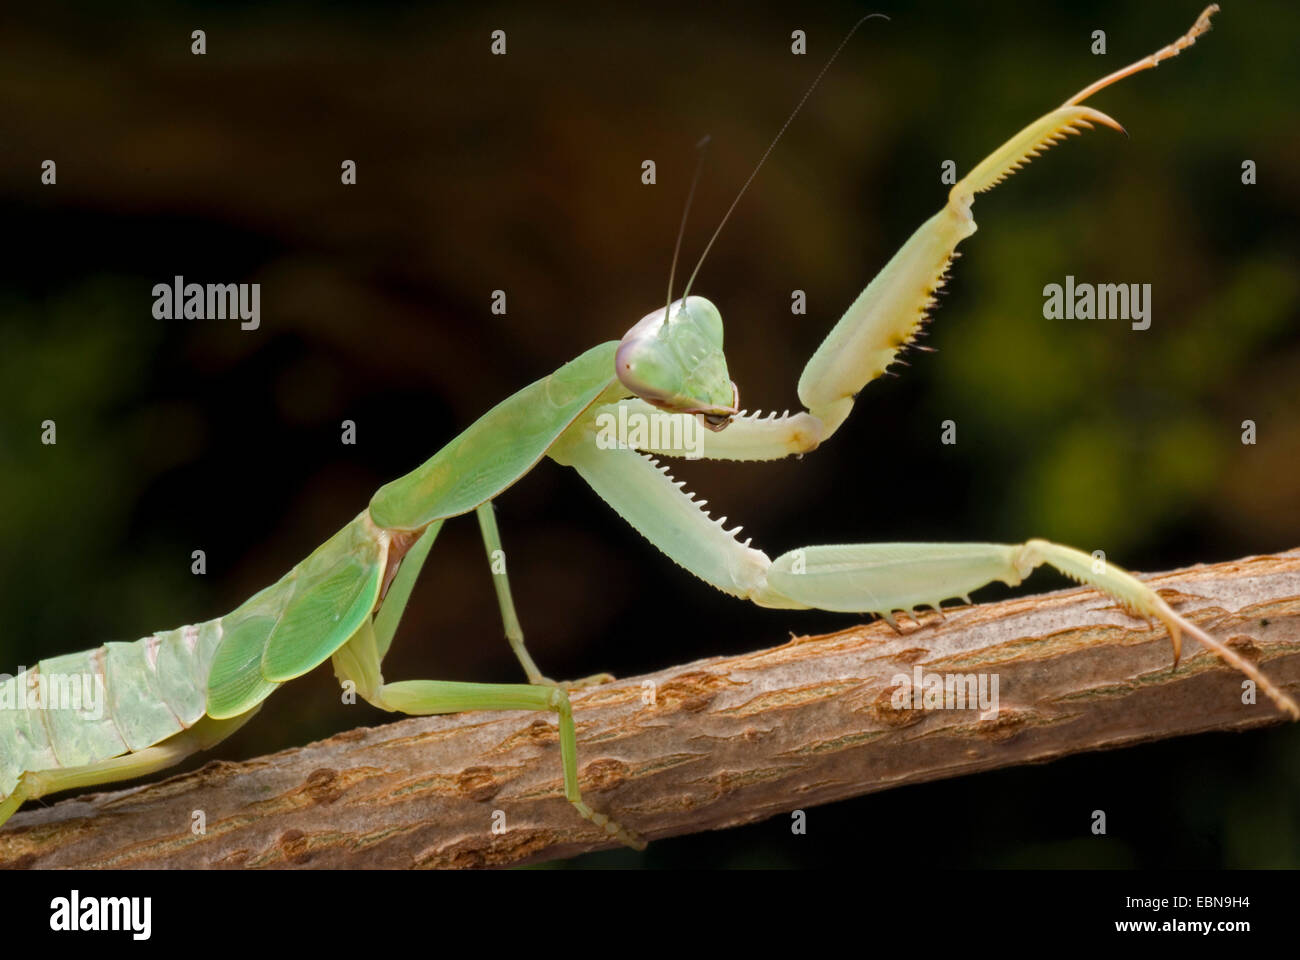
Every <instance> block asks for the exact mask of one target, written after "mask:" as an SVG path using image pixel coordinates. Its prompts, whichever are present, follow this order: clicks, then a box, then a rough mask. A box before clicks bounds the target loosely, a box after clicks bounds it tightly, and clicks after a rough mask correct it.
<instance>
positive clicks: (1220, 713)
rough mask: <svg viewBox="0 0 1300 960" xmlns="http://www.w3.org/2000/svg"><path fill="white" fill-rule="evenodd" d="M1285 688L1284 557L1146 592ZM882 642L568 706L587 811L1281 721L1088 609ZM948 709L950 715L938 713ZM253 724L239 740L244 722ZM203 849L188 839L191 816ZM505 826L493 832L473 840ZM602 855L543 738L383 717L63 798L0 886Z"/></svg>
mask: <svg viewBox="0 0 1300 960" xmlns="http://www.w3.org/2000/svg"><path fill="white" fill-rule="evenodd" d="M1150 580H1151V582H1152V583H1153V585H1154V586H1156V587H1157V589H1159V591H1160V592H1161V594H1162V595H1163V596H1164V597H1165V599H1166V601H1167V602H1169V604H1170V605H1171V606H1173V607H1174V609H1176V610H1178V611H1179V612H1180V613H1182V614H1183V615H1184V616H1186V617H1187V618H1188V619H1190V620H1192V621H1194V622H1195V623H1197V624H1199V625H1200V626H1201V627H1202V628H1203V629H1206V630H1207V631H1209V632H1211V633H1212V634H1214V635H1215V636H1217V637H1218V638H1219V639H1220V640H1223V641H1226V642H1228V643H1229V645H1230V646H1232V647H1233V648H1234V649H1236V650H1237V651H1238V652H1239V653H1241V654H1242V655H1243V656H1245V657H1246V658H1248V659H1250V660H1253V661H1255V662H1256V663H1258V664H1260V665H1261V667H1262V668H1263V669H1264V671H1265V672H1266V673H1267V674H1268V675H1269V676H1270V677H1271V678H1272V679H1273V681H1274V682H1275V683H1277V684H1278V685H1279V686H1281V687H1282V688H1283V689H1285V690H1288V692H1290V693H1292V694H1294V693H1295V692H1296V690H1297V688H1298V687H1300V551H1293V552H1291V553H1288V554H1284V555H1281V556H1267V557H1250V558H1246V559H1242V560H1236V561H1230V562H1227V563H1219V564H1215V565H1212V566H1197V567H1193V568H1189V569H1186V570H1181V571H1175V572H1171V573H1166V574H1160V575H1157V576H1154V577H1152V578H1150ZM946 613H947V616H946V619H943V618H940V616H939V615H938V614H935V613H933V612H931V613H927V614H924V615H922V616H921V619H920V623H919V626H917V625H913V624H911V623H910V622H907V623H906V624H904V628H903V633H902V634H901V635H899V634H896V633H895V632H894V631H893V630H891V629H890V627H889V626H888V625H886V624H884V623H883V622H874V623H870V624H867V625H864V626H858V627H854V628H852V629H849V630H844V631H841V632H840V633H835V634H829V635H826V636H819V637H799V638H796V639H793V640H791V641H790V642H789V643H787V644H784V645H783V646H780V647H776V648H773V649H769V650H760V651H758V652H756V653H751V654H747V655H745V656H738V657H717V658H713V659H709V660H699V661H696V662H695V663H689V664H685V665H683V666H678V667H673V668H671V669H668V670H663V671H660V672H659V673H654V674H650V675H647V676H643V677H632V678H627V679H622V680H618V681H615V682H612V683H608V684H605V685H603V686H599V687H595V688H592V689H589V690H583V691H577V692H575V693H574V694H573V704H574V717H575V720H576V722H577V726H578V740H579V743H578V763H579V771H580V777H581V783H582V788H583V792H584V796H585V799H586V800H587V802H588V803H589V804H590V805H591V806H592V807H593V808H594V809H596V810H600V811H605V812H608V813H610V814H611V815H613V816H614V817H616V818H618V819H620V820H621V821H622V822H623V823H624V824H625V825H627V826H628V827H630V828H632V829H634V830H636V831H637V832H639V833H641V834H642V835H643V836H645V837H646V838H648V839H650V840H654V839H655V838H658V837H669V836H673V835H676V834H683V833H694V832H698V831H703V830H713V829H719V828H723V827H730V826H735V825H738V824H743V823H750V822H753V821H756V820H762V819H764V818H767V817H771V816H773V815H775V814H779V813H783V812H786V811H790V810H793V809H796V808H806V807H810V806H814V805H816V804H821V803H829V802H831V801H834V800H840V799H844V798H846V797H854V796H860V795H862V794H867V793H871V792H874V791H877V790H885V789H888V788H891V787H898V786H902V785H904V784H909V783H919V782H922V781H926V780H936V779H939V778H942V777H952V776H960V775H962V774H967V773H974V772H976V771H980V770H989V769H993V768H996V767H1005V766H1010V765H1013V764H1025V763H1041V762H1043V761H1046V760H1051V759H1054V758H1056V757H1060V756H1065V755H1067V754H1071V753H1078V752H1080V751H1084V750H1098V749H1106V748H1112V747H1122V746H1129V745H1131V744H1136V743H1142V742H1145V741H1150V740H1158V739H1162V738H1165V737H1173V736H1179V735H1182V734H1190V733H1200V732H1202V731H1208V730H1246V729H1249V728H1254V727H1259V726H1264V725H1267V724H1273V723H1278V722H1280V720H1281V719H1282V714H1281V713H1280V712H1279V710H1278V709H1277V708H1276V707H1275V706H1274V705H1273V704H1272V702H1271V701H1269V700H1268V699H1267V698H1266V697H1264V696H1263V695H1262V694H1260V695H1259V696H1258V702H1257V703H1250V702H1243V700H1247V701H1249V699H1250V698H1249V696H1247V695H1246V693H1248V691H1247V692H1244V691H1243V680H1244V678H1243V677H1242V675H1241V674H1240V673H1238V672H1236V671H1235V670H1232V669H1231V668H1229V667H1227V666H1225V665H1224V664H1223V663H1222V662H1221V661H1220V660H1218V658H1217V657H1215V656H1214V655H1213V654H1212V653H1210V652H1209V651H1207V650H1205V649H1204V648H1203V647H1202V646H1201V645H1200V644H1198V643H1197V642H1196V641H1194V640H1188V641H1185V644H1184V649H1183V658H1182V661H1181V663H1179V664H1178V666H1177V667H1176V668H1175V667H1174V666H1173V663H1172V653H1171V647H1170V643H1169V637H1168V634H1166V633H1165V631H1164V630H1163V629H1147V628H1146V626H1145V624H1143V623H1142V622H1140V621H1135V620H1133V619H1132V618H1131V617H1129V616H1127V615H1126V614H1124V613H1123V612H1122V611H1121V610H1119V609H1118V608H1117V607H1115V606H1114V605H1113V604H1112V603H1111V602H1110V601H1109V600H1108V599H1107V598H1105V597H1103V596H1102V595H1100V594H1098V593H1097V592H1096V591H1094V590H1092V589H1076V590H1069V591H1062V592H1058V593H1051V594H1045V595H1037V596H1029V597H1023V598H1018V599H1013V600H1007V601H1004V602H1000V603H992V604H981V605H978V606H973V607H959V608H955V609H953V610H951V611H946ZM915 670H920V671H922V672H923V674H925V675H931V674H941V675H968V674H975V675H977V677H978V675H983V676H985V677H986V678H987V680H988V683H989V684H990V686H987V687H986V688H985V689H986V691H987V692H989V693H991V692H992V688H991V683H992V681H993V679H994V678H996V682H997V694H998V700H997V703H996V706H994V705H992V704H990V705H988V707H987V708H983V709H982V708H980V707H979V706H976V707H975V708H973V709H972V708H969V707H967V708H966V709H961V708H956V709H915V708H914V706H913V705H912V703H911V695H908V696H907V697H906V699H907V701H908V702H907V703H906V704H903V703H901V702H899V701H900V698H901V695H900V694H899V691H900V690H903V689H906V688H905V687H903V686H902V684H901V682H900V681H899V679H898V675H900V674H901V675H906V676H908V677H912V676H914V671H915ZM950 706H951V704H950ZM254 722H256V721H254ZM196 811H202V813H203V817H204V819H205V821H206V823H205V827H206V830H205V832H203V833H195V832H194V830H193V829H192V825H193V823H194V821H195V812H196ZM502 824H503V825H504V830H503V831H502V830H495V831H494V825H495V826H497V827H498V828H500V827H501V826H502ZM611 845H612V844H611V843H610V842H609V841H608V840H606V839H605V838H603V837H602V835H601V834H600V833H599V832H598V831H597V830H596V828H594V827H593V826H592V825H591V824H589V823H587V822H586V821H584V820H582V819H580V818H579V817H578V815H577V814H576V813H575V811H574V810H573V809H572V807H571V806H570V805H569V804H568V803H567V802H566V801H565V800H564V796H563V784H562V778H561V771H560V755H559V746H558V740H557V735H556V725H555V719H554V717H553V716H551V715H549V714H537V713H526V712H509V713H470V714H460V715H456V716H450V717H426V718H418V719H408V720H403V721H400V722H398V723H392V724H388V725H386V726H381V727H372V728H362V729H357V730H352V731H349V732H347V733H341V734H339V735H337V736H335V737H331V738H330V739H328V740H324V741H321V742H319V743H313V744H310V745H308V746H305V747H301V748H297V749H293V750H286V751H284V752H282V753H277V754H274V755H271V756H266V757H261V758H258V759H255V760H250V761H247V762H245V763H224V762H216V763H210V764H208V765H207V766H205V767H203V768H202V769H199V770H196V771H194V772H192V773H188V774H184V775H182V776H178V777H173V778H171V779H168V780H164V781H162V782H158V783H152V784H147V785H145V786H140V787H134V788H131V789H127V790H121V791H116V792H113V793H100V794H93V795H87V796H82V797H77V798H76V799H72V800H65V801H63V802H61V803H56V804H53V805H52V806H49V807H45V808H34V809H30V810H29V811H27V812H22V813H19V814H18V815H16V816H15V817H14V818H13V819H12V820H10V822H9V823H8V824H7V825H6V826H5V827H4V828H2V829H0V866H6V867H150V868H158V867H173V868H195V867H317V868H324V867H351V868H356V867H402V868H405V867H477V866H504V865H510V864H520V863H527V862H535V861H541V860H549V859H554V858H558V857H568V856H572V855H574V854H577V853H581V852H584V851H589V850H597V849H602V848H605V847H609V846H611Z"/></svg>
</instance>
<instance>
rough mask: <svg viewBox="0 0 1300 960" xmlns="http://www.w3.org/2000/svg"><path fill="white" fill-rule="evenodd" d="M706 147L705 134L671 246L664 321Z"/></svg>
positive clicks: (671, 299)
mask: <svg viewBox="0 0 1300 960" xmlns="http://www.w3.org/2000/svg"><path fill="white" fill-rule="evenodd" d="M708 145H709V135H708V134H707V133H706V134H705V135H704V136H703V137H702V138H701V139H700V142H699V143H697V144H696V145H695V149H696V150H698V151H699V152H700V156H699V159H698V160H696V161H695V175H694V176H692V177H691V189H690V190H689V191H687V193H686V206H684V207H683V208H682V222H681V226H679V227H678V228H677V243H676V245H674V246H673V265H672V266H671V267H669V268H668V299H667V300H665V301H664V319H665V320H667V319H668V310H669V308H671V307H672V305H673V277H675V276H676V275H677V255H678V254H679V253H681V252H682V237H683V235H685V233H686V215H687V214H688V213H690V212H691V201H692V200H694V199H695V185H696V184H697V183H699V182H700V170H701V169H702V168H703V167H704V148H705V147H707V146H708Z"/></svg>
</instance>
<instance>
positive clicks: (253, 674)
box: [208, 513, 388, 719]
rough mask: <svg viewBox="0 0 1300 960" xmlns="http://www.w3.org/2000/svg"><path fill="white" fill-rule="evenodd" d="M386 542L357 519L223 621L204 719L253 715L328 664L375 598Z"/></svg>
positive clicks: (372, 528) (369, 609)
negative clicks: (281, 690) (288, 684)
mask: <svg viewBox="0 0 1300 960" xmlns="http://www.w3.org/2000/svg"><path fill="white" fill-rule="evenodd" d="M387 556H388V539H387V537H385V536H383V535H382V534H381V533H380V532H379V531H377V530H376V529H375V528H374V526H373V525H372V524H371V523H370V522H369V520H368V518H367V517H366V514H365V513H362V514H361V515H360V516H358V517H357V518H356V519H355V520H353V521H352V522H351V523H350V524H348V525H347V526H346V527H344V528H343V529H342V530H340V531H339V532H338V533H336V534H335V535H334V536H332V537H330V539H329V540H327V541H325V543H324V544H322V545H321V546H320V547H318V548H317V549H316V550H315V551H314V552H313V553H312V555H311V556H309V557H308V558H307V559H306V560H304V561H303V562H302V563H300V564H298V565H297V566H296V567H294V568H293V569H292V570H291V571H289V573H288V574H286V575H285V576H284V577H283V578H282V579H281V580H280V581H279V582H277V583H276V584H274V585H273V586H270V587H268V588H267V589H266V590H263V591H262V592H261V593H259V594H257V595H256V596H254V597H253V598H252V599H251V600H249V601H248V602H247V603H245V604H244V605H243V606H242V607H240V608H239V609H238V610H236V611H235V612H234V613H232V614H230V615H229V616H228V617H226V618H224V621H223V626H224V633H223V636H222V639H221V645H220V647H218V648H217V653H216V656H215V657H214V658H213V661H212V671H211V673H210V674H209V677H208V716H210V717H213V718H214V719H225V718H228V717H234V716H238V715H239V714H241V713H245V712H247V711H248V710H251V709H252V708H253V707H254V706H256V705H257V704H258V703H260V702H261V701H262V700H264V699H265V698H266V696H267V695H268V694H270V692H271V691H272V690H274V689H275V687H276V686H277V685H278V684H280V683H282V682H284V681H285V680H292V679H293V678H294V677H298V676H301V675H302V674H304V673H306V672H307V671H309V670H312V669H314V668H315V667H317V666H319V665H320V664H321V663H323V662H324V661H325V660H327V659H328V658H329V657H330V656H331V655H332V654H333V653H334V651H336V650H337V649H338V648H339V647H341V646H343V644H345V643H347V641H348V639H349V638H350V637H351V636H352V634H353V633H355V632H356V630H357V628H358V627H360V626H361V623H362V621H364V620H365V618H366V617H368V616H369V615H370V612H371V611H372V610H373V609H374V606H375V601H376V600H378V599H379V587H380V580H381V578H382V575H383V571H384V565H385V563H386V561H387Z"/></svg>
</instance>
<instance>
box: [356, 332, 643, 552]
mask: <svg viewBox="0 0 1300 960" xmlns="http://www.w3.org/2000/svg"><path fill="white" fill-rule="evenodd" d="M617 350H618V341H617V340H611V341H610V342H608V343H602V344H600V345H599V346H597V347H592V348H591V349H590V350H588V351H587V352H586V353H584V354H582V355H581V356H579V357H576V358H575V359H573V360H570V361H569V362H568V363H566V364H565V365H564V366H562V367H560V369H558V370H556V371H555V372H554V373H552V374H551V375H550V376H548V377H545V378H543V379H541V380H538V381H537V382H536V383H532V384H529V385H528V386H526V387H524V388H523V389H522V390H520V391H519V392H518V393H515V394H513V395H511V396H509V397H507V398H506V399H505V400H502V401H501V402H500V403H498V404H497V405H496V406H495V407H493V408H492V409H491V410H489V411H488V412H487V413H486V414H484V415H483V416H482V417H481V418H480V419H479V420H477V421H475V422H474V423H473V424H472V425H470V426H469V427H468V428H467V429H466V430H465V431H464V432H463V433H462V434H460V435H459V436H458V437H456V439H454V440H452V441H451V442H450V443H449V444H447V445H446V446H445V447H443V448H442V449H441V450H439V451H438V452H437V453H436V454H434V455H433V456H432V457H431V458H430V459H429V460H427V461H425V463H424V464H423V465H422V466H420V467H418V468H417V469H415V470H412V471H411V472H410V473H408V474H407V475H406V476H404V477H400V478H398V479H397V480H394V481H393V482H392V483H388V484H385V485H384V486H382V487H380V488H379V491H378V492H377V493H376V494H375V496H374V498H373V499H372V500H371V501H370V516H371V517H372V518H373V519H374V521H375V523H377V524H379V525H380V526H381V527H387V528H388V529H389V530H420V529H423V528H424V527H426V526H427V525H428V524H430V523H432V522H433V521H434V520H440V519H443V518H445V517H455V516H459V515H460V514H462V513H468V512H469V511H470V510H473V509H474V508H475V507H477V506H479V504H482V503H485V502H486V501H488V500H491V499H492V498H493V497H495V496H496V495H497V494H499V493H500V492H501V491H502V490H504V489H505V488H506V487H508V486H510V485H511V484H512V483H514V482H515V481H516V480H518V479H519V478H520V477H522V476H523V475H524V474H525V473H527V472H528V471H529V470H530V469H532V467H533V465H534V464H535V463H537V461H538V460H540V459H541V458H542V457H543V456H544V455H545V453H546V451H547V450H548V449H549V448H550V446H551V444H553V443H555V441H556V439H558V438H559V436H560V434H561V433H563V432H564V430H565V428H566V427H568V426H569V424H571V423H573V421H574V420H576V419H577V418H578V417H580V416H581V415H582V412H583V411H584V410H586V409H587V408H588V407H590V406H591V405H592V404H593V403H594V402H595V401H596V398H597V397H599V396H600V394H601V393H602V392H603V391H604V390H605V388H606V387H608V386H609V385H610V384H611V383H612V382H613V380H614V354H615V352H616V351H617Z"/></svg>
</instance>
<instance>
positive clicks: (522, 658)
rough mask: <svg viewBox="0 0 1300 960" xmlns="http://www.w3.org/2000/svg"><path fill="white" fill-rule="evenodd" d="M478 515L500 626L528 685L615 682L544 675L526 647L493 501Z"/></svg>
mask: <svg viewBox="0 0 1300 960" xmlns="http://www.w3.org/2000/svg"><path fill="white" fill-rule="evenodd" d="M475 513H476V514H477V515H478V525H479V529H480V530H481V531H482V533H483V548H484V549H485V550H486V551H487V558H488V566H489V567H490V568H491V570H492V586H493V587H495V588H496V593H497V604H498V605H499V606H500V608H501V623H502V624H503V625H504V627H505V631H506V640H508V641H509V642H510V649H511V650H513V651H514V652H515V656H516V657H517V658H518V659H519V663H520V665H521V666H522V667H523V668H524V673H526V674H527V675H528V682H529V683H537V684H547V685H549V686H563V687H566V688H568V689H576V688H578V687H586V686H594V685H595V684H598V683H608V682H609V681H610V680H613V679H614V677H613V676H612V675H610V674H608V673H597V674H594V675H592V676H590V677H584V678H583V679H581V680H574V681H571V682H567V683H556V681H554V680H550V679H548V678H547V677H545V676H543V674H542V671H541V670H539V669H538V668H537V664H536V663H534V662H533V658H532V657H531V656H530V655H529V653H528V649H527V648H526V647H525V646H524V631H523V628H522V627H521V626H520V625H519V615H518V614H517V613H516V612H515V601H514V597H513V596H512V595H511V593H510V577H509V575H508V574H507V573H506V554H505V551H504V550H502V549H501V533H500V531H498V530H497V520H496V515H495V507H493V505H492V501H491V500H489V501H487V502H486V503H484V504H481V505H480V506H479V508H478V509H477V510H476V511H475Z"/></svg>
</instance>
